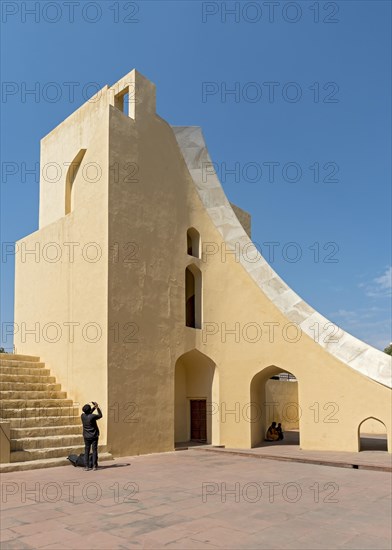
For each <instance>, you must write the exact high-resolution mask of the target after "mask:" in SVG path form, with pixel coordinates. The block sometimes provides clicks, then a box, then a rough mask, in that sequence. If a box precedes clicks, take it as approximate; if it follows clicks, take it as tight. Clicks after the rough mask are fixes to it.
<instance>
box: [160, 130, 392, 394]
mask: <svg viewBox="0 0 392 550" xmlns="http://www.w3.org/2000/svg"><path fill="white" fill-rule="evenodd" d="M171 128H172V130H173V132H174V134H175V137H176V139H177V143H178V145H179V147H180V150H181V153H182V155H183V157H184V160H185V163H186V165H187V167H188V170H189V173H190V175H191V177H192V179H193V181H194V183H195V186H196V189H197V191H198V194H199V196H200V199H201V201H202V203H203V204H204V206H205V208H206V210H207V212H208V214H209V216H210V218H211V220H212V221H213V223H214V225H215V226H216V228H217V229H218V231H219V232H220V234H221V235H222V237H223V239H224V241H225V242H226V244H227V245H229V246H231V247H235V246H236V243H238V242H240V243H241V247H243V246H248V247H249V248H248V249H247V250H249V251H250V250H251V247H252V246H253V247H254V246H255V245H254V244H253V243H252V241H251V239H250V238H249V237H248V235H247V234H246V232H245V230H244V228H243V227H242V225H241V224H240V222H239V221H238V218H237V216H236V215H235V213H234V211H233V209H232V207H231V205H230V202H229V200H228V199H227V197H226V195H225V192H224V191H223V188H222V185H221V183H220V181H219V178H218V176H217V175H216V173H215V172H213V173H212V170H211V173H210V172H209V173H208V176H206V174H205V173H204V171H203V163H206V164H210V165H211V166H213V163H212V161H211V158H210V156H209V153H208V149H207V146H206V143H205V140H204V137H203V133H202V129H201V128H200V127H199V126H171ZM237 246H238V245H237ZM249 256H251V254H249ZM239 260H240V262H241V264H242V266H243V267H244V269H245V270H246V271H247V272H248V274H249V275H250V276H251V277H252V279H253V280H254V281H255V282H256V284H257V285H258V286H259V288H260V289H261V290H262V291H263V292H264V294H265V295H266V296H268V298H270V299H271V300H272V302H273V303H274V304H275V305H276V307H277V308H278V309H279V310H280V311H281V312H282V313H283V314H284V315H285V316H286V317H287V318H288V319H289V321H291V322H293V323H296V324H298V325H299V326H300V328H301V330H302V331H303V332H304V333H305V334H307V335H308V336H310V337H311V338H313V339H314V337H315V332H314V329H313V330H312V329H311V327H312V326H314V323H316V322H317V323H319V325H318V327H319V337H318V343H319V345H320V346H322V347H323V348H324V349H325V350H327V351H328V352H329V353H330V354H331V355H333V356H335V357H336V358H337V359H339V360H340V361H342V362H343V363H345V364H346V365H347V366H349V367H350V368H352V369H354V370H355V371H357V372H359V373H361V374H362V375H364V376H366V377H368V378H370V379H372V380H374V381H375V382H378V383H380V384H382V385H384V386H387V387H389V388H391V387H392V358H391V357H390V356H389V355H387V354H386V353H384V352H382V351H380V350H378V349H376V348H373V347H372V346H370V345H369V344H366V343H365V342H362V341H361V340H359V339H358V338H355V337H354V336H352V335H351V334H349V333H348V332H345V331H344V330H343V329H342V328H340V327H337V325H336V323H332V322H331V321H329V320H328V319H327V318H326V317H324V316H323V315H321V314H320V313H318V312H317V311H316V310H314V309H313V308H312V307H311V306H309V304H307V303H306V302H305V301H304V300H303V299H302V298H301V297H300V296H298V294H296V293H295V292H294V291H293V290H292V289H291V288H290V287H289V286H288V285H287V284H286V283H285V282H284V281H283V279H281V278H280V277H279V275H278V274H277V273H276V272H275V271H274V270H273V269H272V267H271V266H270V265H269V264H268V262H267V261H266V260H265V259H264V258H263V257H262V256H261V255H259V257H258V259H257V261H249V260H247V259H246V258H245V257H244V255H243V254H240V255H239ZM328 326H329V328H328ZM333 327H337V328H338V332H337V333H336V334H334V337H333V338H332V341H331V338H328V336H329V333H330V332H331V329H332V328H333ZM333 340H335V341H333Z"/></svg>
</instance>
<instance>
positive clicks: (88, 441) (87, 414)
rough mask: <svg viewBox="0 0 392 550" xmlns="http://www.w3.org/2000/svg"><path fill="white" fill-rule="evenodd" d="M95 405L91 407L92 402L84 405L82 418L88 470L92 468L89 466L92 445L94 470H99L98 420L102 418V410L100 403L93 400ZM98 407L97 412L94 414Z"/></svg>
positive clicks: (86, 468) (85, 458)
mask: <svg viewBox="0 0 392 550" xmlns="http://www.w3.org/2000/svg"><path fill="white" fill-rule="evenodd" d="M92 404H93V405H94V407H93V408H91V405H90V404H88V403H87V404H86V405H84V406H83V409H82V411H83V414H82V415H81V417H80V418H81V420H82V424H83V438H84V469H85V470H86V471H88V470H91V468H90V467H89V458H90V447H92V448H93V470H98V438H99V428H98V426H97V420H99V419H100V418H102V412H101V409H100V408H99V405H98V403H95V402H94V401H92ZM95 409H97V414H93V413H94V411H95Z"/></svg>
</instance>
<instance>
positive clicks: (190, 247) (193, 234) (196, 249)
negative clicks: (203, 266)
mask: <svg viewBox="0 0 392 550" xmlns="http://www.w3.org/2000/svg"><path fill="white" fill-rule="evenodd" d="M186 240H187V253H188V254H189V256H194V257H195V258H200V233H199V232H198V231H197V229H195V228H194V227H190V228H189V229H188V231H187V233H186Z"/></svg>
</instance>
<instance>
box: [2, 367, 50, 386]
mask: <svg viewBox="0 0 392 550" xmlns="http://www.w3.org/2000/svg"><path fill="white" fill-rule="evenodd" d="M45 370H46V369H45ZM48 372H49V371H48ZM6 382H12V383H16V384H18V383H26V384H46V383H48V384H55V383H56V377H55V376H49V375H46V374H44V375H42V376H39V375H37V374H2V373H1V372H0V385H1V384H3V383H6Z"/></svg>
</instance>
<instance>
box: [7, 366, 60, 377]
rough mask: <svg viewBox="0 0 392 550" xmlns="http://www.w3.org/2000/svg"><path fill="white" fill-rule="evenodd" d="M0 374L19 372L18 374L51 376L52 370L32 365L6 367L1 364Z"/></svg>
mask: <svg viewBox="0 0 392 550" xmlns="http://www.w3.org/2000/svg"><path fill="white" fill-rule="evenodd" d="M0 374H17V375H18V376H19V375H20V376H25V375H28V376H29V375H33V376H49V375H50V370H49V369H45V368H42V367H41V368H36V369H32V368H30V367H5V366H4V365H3V366H2V365H0Z"/></svg>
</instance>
